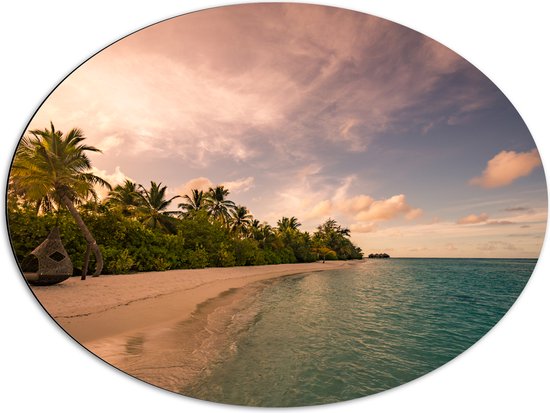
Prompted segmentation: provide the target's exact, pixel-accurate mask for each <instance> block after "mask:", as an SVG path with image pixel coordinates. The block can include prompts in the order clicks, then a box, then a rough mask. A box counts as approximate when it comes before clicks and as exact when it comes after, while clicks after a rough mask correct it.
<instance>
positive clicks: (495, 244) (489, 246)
mask: <svg viewBox="0 0 550 413" xmlns="http://www.w3.org/2000/svg"><path fill="white" fill-rule="evenodd" d="M477 249H478V250H481V251H496V250H508V251H515V250H517V249H518V247H516V246H515V245H514V244H512V243H510V242H505V241H488V242H486V243H484V244H479V245H478V246H477Z"/></svg>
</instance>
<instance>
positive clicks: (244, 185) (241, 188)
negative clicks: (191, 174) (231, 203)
mask: <svg viewBox="0 0 550 413" xmlns="http://www.w3.org/2000/svg"><path fill="white" fill-rule="evenodd" d="M216 185H222V186H223V187H225V189H228V190H229V192H230V193H238V192H245V191H248V190H249V189H250V188H252V186H253V185H254V177H252V176H249V177H247V178H241V179H237V180H235V181H225V182H221V183H220V184H215V183H214V182H212V181H211V180H210V179H209V178H206V177H204V176H200V177H198V178H193V179H191V180H189V181H187V182H185V183H184V184H183V185H180V186H179V187H177V188H176V189H175V190H174V192H175V193H176V194H178V195H190V194H191V190H193V189H198V190H199V191H204V192H206V191H208V189H209V188H212V187H214V186H216Z"/></svg>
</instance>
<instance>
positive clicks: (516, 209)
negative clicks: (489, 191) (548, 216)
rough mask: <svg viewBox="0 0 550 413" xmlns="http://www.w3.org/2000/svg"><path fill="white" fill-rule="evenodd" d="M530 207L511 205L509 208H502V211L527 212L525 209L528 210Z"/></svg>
mask: <svg viewBox="0 0 550 413" xmlns="http://www.w3.org/2000/svg"><path fill="white" fill-rule="evenodd" d="M530 210H531V208H528V207H522V206H519V207H511V208H504V211H506V212H527V211H530Z"/></svg>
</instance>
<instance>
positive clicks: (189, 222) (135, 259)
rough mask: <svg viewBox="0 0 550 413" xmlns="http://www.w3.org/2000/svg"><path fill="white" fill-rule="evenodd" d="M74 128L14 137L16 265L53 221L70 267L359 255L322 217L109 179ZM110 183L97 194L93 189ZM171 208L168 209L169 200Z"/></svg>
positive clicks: (147, 267) (162, 266)
mask: <svg viewBox="0 0 550 413" xmlns="http://www.w3.org/2000/svg"><path fill="white" fill-rule="evenodd" d="M84 140H85V137H84V135H83V132H82V131H81V130H79V129H72V130H71V131H69V133H67V134H66V135H65V134H63V133H62V132H60V131H58V130H56V129H55V127H54V125H53V124H51V125H50V128H49V129H44V130H31V131H29V135H27V136H25V137H23V139H22V140H21V143H20V144H19V146H18V148H17V150H16V154H15V157H14V160H13V164H12V168H11V171H10V180H9V187H8V223H9V230H10V237H11V241H12V245H13V248H14V250H15V253H16V256H17V259H18V260H19V262H20V263H22V265H24V264H25V259H26V258H27V257H28V256H29V254H30V252H31V251H32V250H33V249H34V248H35V247H36V246H37V245H38V244H40V242H42V240H43V239H44V238H45V237H46V236H47V233H48V232H49V230H51V229H52V228H53V227H54V226H57V227H59V228H60V232H61V235H62V239H63V242H64V244H65V247H66V249H67V252H68V253H69V255H70V256H71V260H72V261H73V264H74V265H75V268H76V273H84V274H86V273H87V271H88V267H89V266H93V267H94V268H95V270H94V274H95V275H99V274H100V273H127V272H134V271H160V270H167V269H179V268H204V267H218V266H234V265H262V264H279V263H294V262H313V261H316V260H319V259H322V260H334V259H344V260H347V259H360V258H362V257H363V254H362V251H361V249H360V248H358V247H357V246H355V245H354V244H353V243H352V242H351V241H350V239H349V236H350V231H349V229H347V228H343V227H341V226H340V225H339V224H338V223H337V222H336V221H335V220H333V219H328V220H327V221H325V222H324V223H322V224H320V225H319V226H318V227H317V230H316V231H315V232H313V233H309V232H307V231H301V230H300V226H301V224H300V222H299V221H298V219H297V218H296V217H294V216H291V217H281V218H280V219H279V220H278V221H277V224H276V225H275V226H271V225H270V224H268V223H267V222H260V221H259V220H257V219H255V218H254V217H253V215H252V214H251V213H250V211H249V210H248V208H247V207H246V206H243V205H237V204H235V203H234V202H233V201H231V200H230V199H229V190H228V189H227V188H225V187H224V186H221V185H218V186H213V187H211V188H209V189H208V190H206V191H204V190H200V189H197V188H195V189H192V190H191V192H190V193H189V194H185V195H183V196H179V195H177V196H174V197H171V198H169V197H168V196H167V195H166V192H167V187H166V186H165V185H163V184H162V183H157V182H153V181H152V182H150V184H149V185H148V186H147V187H146V186H144V185H142V184H138V183H136V182H132V181H130V180H126V181H125V182H124V183H123V184H121V185H116V186H115V187H112V186H111V185H110V183H109V182H107V181H105V180H103V179H101V178H100V177H98V176H97V175H94V174H93V173H91V162H90V160H89V158H88V155H87V153H88V152H100V150H99V149H97V148H95V147H93V146H89V145H87V144H85V142H84ZM97 186H103V187H105V188H107V189H108V190H109V193H108V196H107V197H106V199H104V200H101V199H99V197H98V195H97V193H96V187H97ZM178 201H179V203H178V204H177V209H174V210H171V209H170V206H171V205H172V203H176V202H178Z"/></svg>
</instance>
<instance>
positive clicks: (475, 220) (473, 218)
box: [456, 213, 489, 225]
mask: <svg viewBox="0 0 550 413" xmlns="http://www.w3.org/2000/svg"><path fill="white" fill-rule="evenodd" d="M488 219H489V215H487V214H486V213H482V214H479V215H476V214H470V215H467V216H465V217H462V218H460V219H459V220H458V221H457V222H456V223H457V224H459V225H470V224H479V223H482V222H487V220H488Z"/></svg>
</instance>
